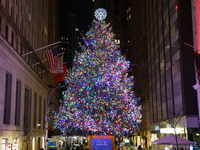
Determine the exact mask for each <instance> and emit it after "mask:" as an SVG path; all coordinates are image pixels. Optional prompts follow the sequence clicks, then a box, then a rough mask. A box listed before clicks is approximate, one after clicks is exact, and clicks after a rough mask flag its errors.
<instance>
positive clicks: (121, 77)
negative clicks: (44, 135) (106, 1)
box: [54, 8, 141, 136]
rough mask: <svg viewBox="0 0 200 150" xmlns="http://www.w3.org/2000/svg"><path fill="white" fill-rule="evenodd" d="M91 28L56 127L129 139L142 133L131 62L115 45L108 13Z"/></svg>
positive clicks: (102, 12)
mask: <svg viewBox="0 0 200 150" xmlns="http://www.w3.org/2000/svg"><path fill="white" fill-rule="evenodd" d="M95 16H96V18H97V19H98V20H94V21H93V23H92V25H91V28H90V29H89V31H88V32H87V33H86V35H85V36H84V37H83V40H84V42H85V44H84V45H80V46H81V49H82V50H81V51H80V52H76V56H75V58H74V60H73V67H72V69H71V70H69V71H68V75H67V77H66V81H65V84H66V86H67V90H66V91H65V92H64V94H63V99H62V102H61V103H62V105H60V107H59V110H58V112H57V113H55V116H54V125H55V127H56V128H58V129H60V130H61V131H62V132H63V133H70V132H74V131H76V130H77V131H83V132H85V133H87V134H98V135H99V134H105V135H117V136H121V135H128V134H133V133H135V132H136V131H137V130H138V126H139V124H140V123H141V106H140V105H139V98H137V97H136V96H135V94H134V91H133V87H134V79H133V77H132V76H128V73H127V70H128V68H129V66H130V62H129V61H127V60H126V58H125V57H124V56H123V55H122V54H121V52H120V50H119V49H118V45H117V44H116V43H115V40H114V34H113V32H112V28H111V27H110V24H106V23H105V21H104V20H103V19H105V16H106V11H105V10H104V9H101V8H100V9H97V10H96V12H95Z"/></svg>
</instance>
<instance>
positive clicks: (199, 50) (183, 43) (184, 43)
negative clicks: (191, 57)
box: [183, 42, 200, 51]
mask: <svg viewBox="0 0 200 150" xmlns="http://www.w3.org/2000/svg"><path fill="white" fill-rule="evenodd" d="M183 44H185V45H187V46H189V47H192V48H193V49H196V50H198V51H200V49H198V48H196V47H194V46H192V45H190V44H188V43H186V42H184V43H183Z"/></svg>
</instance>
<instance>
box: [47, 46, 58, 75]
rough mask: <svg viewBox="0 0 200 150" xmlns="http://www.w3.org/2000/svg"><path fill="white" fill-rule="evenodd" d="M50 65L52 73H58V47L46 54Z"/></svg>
mask: <svg viewBox="0 0 200 150" xmlns="http://www.w3.org/2000/svg"><path fill="white" fill-rule="evenodd" d="M44 53H45V55H46V58H47V61H48V65H49V72H50V73H57V72H58V46H57V47H54V48H53V49H51V50H47V51H45V52H44Z"/></svg>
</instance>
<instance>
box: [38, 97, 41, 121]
mask: <svg viewBox="0 0 200 150" xmlns="http://www.w3.org/2000/svg"><path fill="white" fill-rule="evenodd" d="M38 112H39V114H40V115H39V117H38V120H39V123H42V97H41V96H40V97H39V110H38Z"/></svg>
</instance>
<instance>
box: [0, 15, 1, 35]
mask: <svg viewBox="0 0 200 150" xmlns="http://www.w3.org/2000/svg"><path fill="white" fill-rule="evenodd" d="M0 32H1V16H0Z"/></svg>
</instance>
